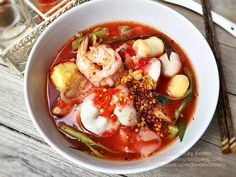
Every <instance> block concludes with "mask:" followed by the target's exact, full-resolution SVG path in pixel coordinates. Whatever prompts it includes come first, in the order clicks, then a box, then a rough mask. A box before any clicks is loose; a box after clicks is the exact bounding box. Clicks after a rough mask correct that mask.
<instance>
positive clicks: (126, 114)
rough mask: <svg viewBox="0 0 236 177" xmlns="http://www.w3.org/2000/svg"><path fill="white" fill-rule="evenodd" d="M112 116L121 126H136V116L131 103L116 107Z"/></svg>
mask: <svg viewBox="0 0 236 177" xmlns="http://www.w3.org/2000/svg"><path fill="white" fill-rule="evenodd" d="M114 114H115V115H116V116H117V118H118V120H119V121H120V123H121V124H122V125H125V126H132V125H135V124H136V121H137V114H136V110H135V108H134V105H133V102H132V103H131V104H130V105H125V106H124V105H117V106H116V108H115V110H114Z"/></svg>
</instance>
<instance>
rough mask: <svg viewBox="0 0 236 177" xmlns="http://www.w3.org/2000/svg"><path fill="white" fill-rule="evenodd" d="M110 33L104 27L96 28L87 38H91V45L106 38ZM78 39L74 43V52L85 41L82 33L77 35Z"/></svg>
mask: <svg viewBox="0 0 236 177" xmlns="http://www.w3.org/2000/svg"><path fill="white" fill-rule="evenodd" d="M108 33H109V29H108V28H106V27H104V28H101V27H99V28H96V29H95V30H93V31H92V32H91V33H89V34H88V35H87V36H88V37H89V42H90V43H91V44H94V43H96V41H97V40H98V39H102V38H104V37H105V36H106V35H107V34H108ZM77 37H78V38H77V39H76V40H74V41H73V42H72V50H77V49H78V48H79V46H80V44H81V42H82V40H83V39H84V37H85V36H83V34H82V33H81V32H80V33H78V35H77Z"/></svg>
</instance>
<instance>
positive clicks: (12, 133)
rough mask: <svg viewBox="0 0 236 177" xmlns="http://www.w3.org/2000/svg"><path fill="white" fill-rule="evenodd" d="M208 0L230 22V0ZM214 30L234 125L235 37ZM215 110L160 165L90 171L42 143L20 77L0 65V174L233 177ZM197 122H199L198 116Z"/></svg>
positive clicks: (233, 12)
mask: <svg viewBox="0 0 236 177" xmlns="http://www.w3.org/2000/svg"><path fill="white" fill-rule="evenodd" d="M211 2H212V5H213V9H214V10H216V11H217V12H219V13H221V14H222V15H224V16H226V17H227V18H229V19H230V20H232V21H234V22H235V23H236V1H235V0H211ZM164 4H166V3H164ZM166 5H167V6H169V7H171V8H173V9H175V10H176V11H178V12H179V13H181V14H182V15H184V16H185V17H186V18H187V19H189V20H190V21H191V22H192V23H193V24H194V25H195V26H196V27H197V28H198V29H199V30H200V31H201V32H202V34H203V35H205V34H204V23H203V18H202V17H201V16H199V15H197V14H195V13H194V12H191V11H189V10H187V9H184V8H182V7H178V6H175V5H169V4H166ZM173 28H174V27H173ZM216 31H217V35H218V42H219V45H220V50H221V54H222V60H223V62H222V63H223V67H224V68H223V69H224V73H225V78H226V83H227V88H228V90H227V91H228V95H229V100H230V105H231V108H232V114H233V118H234V125H235V127H236V79H235V78H236V38H233V37H232V36H231V35H229V34H228V33H226V32H225V31H224V30H222V29H221V28H220V27H217V28H216ZM190 40H191V39H190ZM199 52H201V51H199ZM216 114H217V112H216ZM216 114H215V116H214V118H213V120H212V122H211V124H210V126H209V127H208V129H207V131H206V132H205V133H204V135H203V136H202V138H201V139H200V140H199V141H198V142H197V143H196V144H195V145H194V146H193V147H192V148H191V149H190V150H189V151H188V152H187V153H185V154H184V155H183V156H181V157H180V158H178V159H177V160H175V161H174V162H172V163H170V164H168V165H166V166H164V167H161V168H158V169H155V170H152V171H148V172H145V173H139V174H133V175H109V174H103V173H98V172H93V171H89V170H85V169H82V168H80V167H78V166H77V165H75V164H73V163H71V162H69V161H67V160H66V159H64V158H63V157H61V156H60V155H59V154H57V153H56V152H55V151H54V150H53V149H52V148H51V147H49V146H48V145H47V144H46V143H45V141H44V140H43V139H42V138H41V137H40V136H39V134H38V132H37V131H36V129H35V128H34V126H33V124H32V122H31V120H30V118H29V115H28V113H27V110H26V107H25V103H24V95H23V80H21V79H19V78H18V76H17V75H16V74H15V73H12V72H11V71H10V70H9V68H7V67H5V66H3V65H0V177H8V176H9V177H12V176H14V177H15V176H16V177H34V176H38V177H41V176H43V177H44V176H59V177H61V176H88V177H92V176H101V177H105V176H138V177H141V176H142V177H155V176H158V177H159V176H160V177H162V176H175V177H176V176H181V177H184V176H190V175H191V176H208V177H210V176H214V177H217V176H224V177H231V176H232V177H233V176H236V155H235V154H230V155H222V153H221V148H220V138H219V129H218V124H217V115H216ZM202 123H204V118H203V120H202Z"/></svg>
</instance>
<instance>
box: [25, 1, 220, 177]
mask: <svg viewBox="0 0 236 177" xmlns="http://www.w3.org/2000/svg"><path fill="white" fill-rule="evenodd" d="M100 1H105V2H106V1H108V0H93V1H88V2H86V3H83V4H80V5H79V6H77V7H75V8H73V9H72V10H70V11H68V12H66V13H64V14H63V15H61V16H60V17H59V18H57V19H56V20H55V21H56V22H57V21H59V20H61V19H62V18H63V17H64V16H67V15H70V14H73V13H74V11H76V10H79V9H80V8H84V7H86V6H90V4H95V3H97V2H100ZM138 1H139V2H145V3H150V5H157V4H158V5H159V6H161V7H162V8H164V9H165V10H167V11H171V12H172V13H173V14H175V15H176V16H178V17H179V18H181V20H183V21H185V22H186V23H189V25H190V26H192V30H194V33H198V34H200V35H199V36H201V40H202V41H204V43H206V45H207V46H208V48H209V49H210V51H211V48H210V46H209V44H208V43H207V41H206V40H205V38H204V37H203V35H202V34H201V33H200V31H199V30H198V29H197V28H196V27H195V26H194V25H193V24H192V23H191V22H190V21H189V20H188V19H187V18H185V17H184V16H183V15H181V14H180V13H178V12H177V11H175V10H173V9H171V8H170V7H167V6H165V5H163V4H161V3H159V2H158V1H154V0H148V1H147V0H138ZM138 1H137V2H138ZM55 24H56V23H54V22H53V23H52V24H51V25H49V26H48V27H47V29H45V30H44V31H43V33H42V34H41V35H40V36H39V38H38V40H37V41H36V43H35V44H34V46H33V48H32V50H31V52H30V55H29V57H28V61H27V64H26V69H25V77H24V98H25V104H26V108H27V110H28V113H29V115H30V118H31V120H32V122H33V125H34V126H35V127H36V129H37V131H38V132H39V134H40V135H41V136H42V137H43V139H44V140H45V141H46V142H47V143H48V144H49V145H50V146H51V147H52V148H53V149H54V150H55V151H56V152H57V153H59V154H60V155H62V156H63V157H64V158H66V159H67V160H69V161H72V162H73V163H75V164H77V165H79V166H80V167H83V168H86V169H89V170H92V171H98V172H103V173H108V174H133V173H139V172H144V171H148V170H152V169H155V168H158V167H161V166H163V165H166V164H168V163H169V162H171V161H173V160H175V159H176V158H178V157H180V156H181V155H183V154H184V153H185V152H187V151H188V150H189V149H190V148H191V147H192V146H193V145H194V144H195V143H196V142H197V141H198V140H199V139H200V138H201V136H202V135H203V133H204V132H205V131H206V129H207V128H208V126H209V124H210V122H211V120H212V118H213V115H214V113H215V110H216V106H217V102H218V97H219V73H218V68H217V64H216V61H213V64H214V65H215V66H214V67H215V68H216V74H217V81H216V85H215V86H216V91H217V97H216V98H215V102H214V103H215V104H214V105H213V106H212V107H213V108H214V109H212V110H211V112H210V113H209V114H210V115H211V118H209V119H208V122H205V124H204V127H203V131H202V132H200V133H198V134H197V135H196V136H195V137H194V138H193V139H192V141H191V142H189V143H188V144H186V146H185V148H183V149H182V150H181V151H179V153H176V154H174V155H171V156H170V157H168V159H166V160H165V161H162V162H159V163H157V164H156V163H155V164H149V165H147V166H144V167H143V168H140V169H128V170H127V169H125V170H123V169H122V170H120V169H114V168H110V169H109V168H107V167H98V166H95V165H91V164H89V163H86V162H83V161H81V160H80V159H79V158H75V157H73V156H71V155H69V154H67V153H66V152H64V151H63V150H62V149H61V148H60V147H58V146H57V145H55V144H54V143H53V142H52V141H51V140H50V138H49V137H48V136H47V135H46V134H45V133H44V131H43V130H42V129H41V127H40V126H39V124H38V123H37V120H36V118H35V117H34V114H33V111H32V109H31V105H30V103H29V95H28V90H29V87H28V78H29V72H28V71H29V69H30V67H31V64H32V61H33V59H32V58H33V54H34V53H35V51H36V50H37V46H38V45H39V44H40V42H41V40H42V39H43V37H44V35H45V34H46V33H47V31H49V30H50V29H51V28H53V27H54V26H55ZM211 55H212V56H213V58H215V57H214V55H213V53H212V51H211Z"/></svg>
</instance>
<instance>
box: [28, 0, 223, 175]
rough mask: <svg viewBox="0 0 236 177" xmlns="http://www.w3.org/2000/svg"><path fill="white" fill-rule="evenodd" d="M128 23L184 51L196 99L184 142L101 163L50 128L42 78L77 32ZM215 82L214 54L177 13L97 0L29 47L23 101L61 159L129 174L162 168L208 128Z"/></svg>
mask: <svg viewBox="0 0 236 177" xmlns="http://www.w3.org/2000/svg"><path fill="white" fill-rule="evenodd" d="M114 20H131V21H137V22H141V23H145V24H148V25H150V26H153V27H155V28H157V29H159V30H161V31H163V32H164V33H166V34H167V35H168V36H170V37H171V38H172V39H174V40H175V41H176V42H177V43H178V44H180V46H181V47H182V48H183V49H184V50H185V51H186V53H187V55H188V56H189V58H190V59H191V62H192V65H193V66H194V69H195V71H196V75H197V79H198V89H199V97H198V103H197V108H196V111H195V114H194V120H193V121H191V123H190V124H189V125H188V127H187V130H186V134H185V137H184V140H183V141H182V142H181V143H180V142H179V141H176V142H175V143H173V144H172V145H171V146H169V147H168V148H166V149H164V150H163V151H161V152H160V153H158V154H156V155H154V156H152V157H150V158H147V159H142V160H135V161H130V162H117V161H108V160H101V159H97V158H94V157H91V156H89V155H87V154H85V153H83V152H80V151H74V150H72V149H71V148H69V147H68V145H69V144H68V142H67V141H66V140H65V139H64V138H63V137H62V136H61V134H60V133H59V132H58V130H57V129H56V128H55V126H54V124H53V121H52V120H51V118H50V117H49V114H48V108H47V103H46V77H47V76H46V75H47V72H48V69H49V67H50V65H51V64H52V62H53V60H54V58H55V56H56V55H57V52H58V51H59V50H60V48H61V47H62V46H63V45H64V44H65V43H66V42H67V41H68V40H69V39H70V37H72V36H73V35H74V34H75V33H76V32H77V31H79V30H82V29H86V28H87V27H90V26H93V25H95V24H98V23H102V22H107V21H114ZM218 92H219V79H218V71H217V66H216V63H215V60H214V56H213V54H212V52H211V50H210V48H209V46H208V44H207V42H206V40H205V39H204V37H203V36H202V35H201V33H200V32H199V31H198V30H197V29H196V28H195V27H194V26H193V25H192V24H191V22H189V21H188V20H187V19H186V18H184V17H183V16H182V15H180V14H178V13H177V12H175V11H174V10H171V9H170V8H168V7H165V6H164V5H161V4H159V3H157V2H153V1H147V0H96V1H94V0H93V1H92V2H87V3H84V4H82V5H80V6H78V7H76V8H74V9H73V10H71V11H69V12H67V13H65V14H64V15H62V16H61V17H59V18H58V19H57V20H56V21H54V22H53V24H51V25H50V26H49V27H48V28H47V29H46V30H45V31H44V32H43V34H42V35H41V36H40V38H39V39H38V40H37V42H36V44H35V45H34V47H33V49H32V51H31V53H30V56H29V60H28V63H27V66H26V72H25V101H26V106H27V109H28V111H29V114H30V117H31V118H32V121H33V123H34V125H35V127H36V128H37V130H38V131H39V133H40V134H41V136H42V137H43V138H44V139H45V141H46V142H47V143H48V144H49V145H50V146H51V147H52V148H53V149H55V150H56V151H57V152H58V153H59V154H61V155H62V156H64V157H65V158H66V159H68V160H70V161H72V162H74V163H76V164H78V165H80V166H82V167H85V168H88V169H90V170H95V171H100V172H105V173H116V174H128V173H137V172H143V171H146V170H151V169H154V168H157V167H160V166H162V165H165V164H167V163H169V162H171V161H173V160H174V159H176V158H177V157H179V156H181V155H182V154H183V153H185V152H186V151H187V150H188V149H190V148H191V147H192V146H193V145H194V144H195V143H196V142H197V141H198V139H199V138H200V137H201V136H202V134H203V133H204V131H205V130H206V128H207V127H208V125H209V123H210V121H211V119H212V117H213V114H214V111H215V108H216V104H217V100H218Z"/></svg>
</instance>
